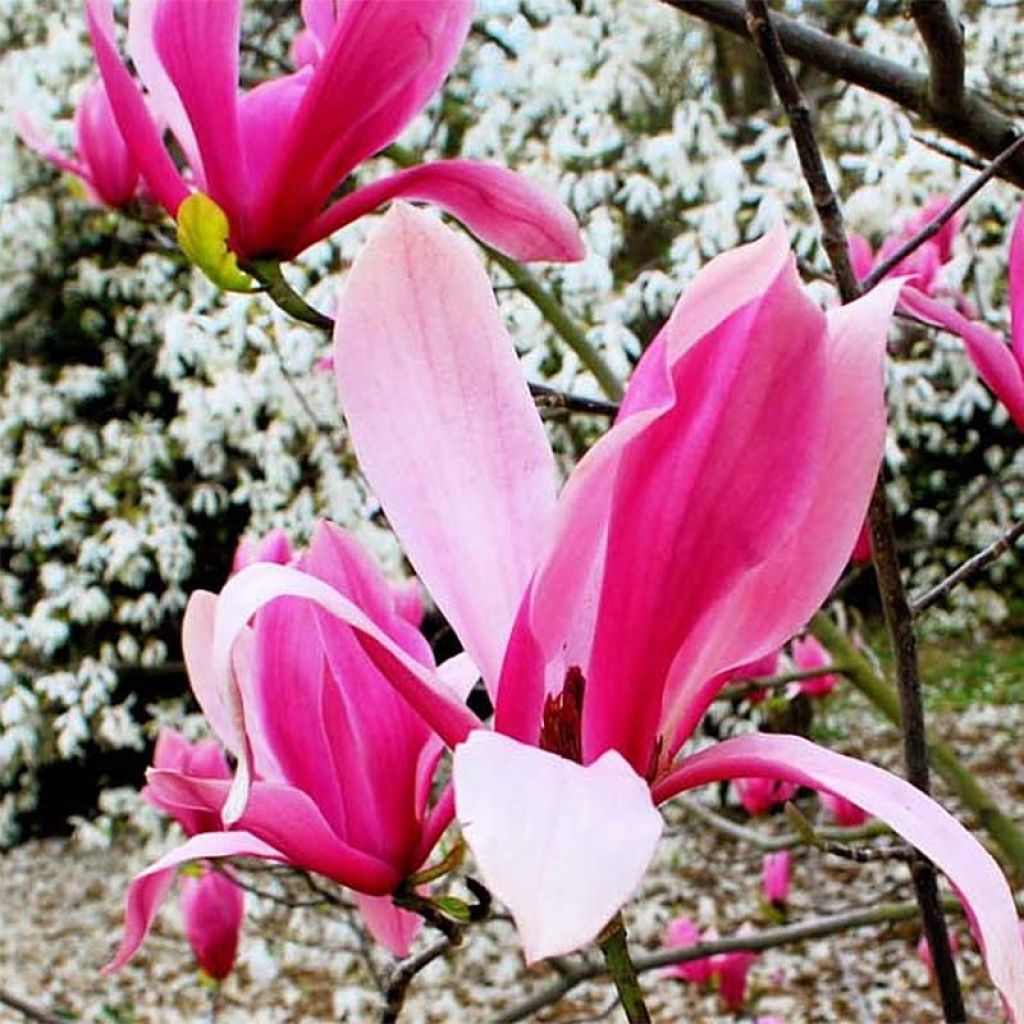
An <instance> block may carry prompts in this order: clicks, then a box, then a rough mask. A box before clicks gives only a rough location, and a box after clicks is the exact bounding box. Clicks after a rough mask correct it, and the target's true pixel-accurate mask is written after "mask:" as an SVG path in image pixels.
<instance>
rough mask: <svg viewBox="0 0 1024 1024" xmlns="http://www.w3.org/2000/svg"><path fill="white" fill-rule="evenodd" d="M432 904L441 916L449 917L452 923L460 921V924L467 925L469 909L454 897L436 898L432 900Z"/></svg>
mask: <svg viewBox="0 0 1024 1024" xmlns="http://www.w3.org/2000/svg"><path fill="white" fill-rule="evenodd" d="M434 904H435V906H436V907H437V909H438V910H440V911H441V913H442V914H444V915H445V916H446V917H450V918H451V919H452V920H453V921H460V922H462V924H466V923H468V921H469V907H468V906H467V905H466V904H465V903H464V902H463V901H462V900H460V899H457V898H456V897H455V896H438V897H437V899H436V900H434Z"/></svg>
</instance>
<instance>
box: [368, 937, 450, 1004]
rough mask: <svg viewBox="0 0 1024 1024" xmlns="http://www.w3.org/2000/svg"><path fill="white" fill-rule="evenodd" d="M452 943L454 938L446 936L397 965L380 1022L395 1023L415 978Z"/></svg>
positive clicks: (386, 995) (385, 993) (389, 985)
mask: <svg viewBox="0 0 1024 1024" xmlns="http://www.w3.org/2000/svg"><path fill="white" fill-rule="evenodd" d="M452 945H453V942H452V940H451V939H450V938H448V936H445V937H443V938H441V939H438V941H437V942H435V943H434V945H432V946H428V947H427V948H426V949H424V950H423V951H422V952H420V953H417V954H416V955H415V956H410V957H408V958H407V959H405V960H403V961H402V962H401V963H400V964H398V965H397V966H396V967H395V969H394V971H393V972H392V975H391V977H390V978H389V979H388V984H387V989H386V990H385V992H384V1010H383V1012H382V1013H381V1016H380V1024H395V1021H397V1020H398V1016H399V1014H400V1013H401V1012H402V1007H403V1006H404V1005H405V995H406V993H407V992H408V991H409V985H410V984H411V982H412V980H413V978H415V977H416V975H417V974H419V973H420V971H422V970H423V969H424V968H425V967H427V966H428V965H429V964H432V963H433V962H434V961H435V960H436V959H437V958H438V957H440V956H443V955H444V954H445V953H446V952H447V951H448V950H449V949H450V948H451V947H452Z"/></svg>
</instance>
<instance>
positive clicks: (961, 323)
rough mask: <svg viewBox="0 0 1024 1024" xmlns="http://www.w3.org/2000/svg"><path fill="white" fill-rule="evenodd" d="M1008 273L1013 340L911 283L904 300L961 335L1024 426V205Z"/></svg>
mask: <svg viewBox="0 0 1024 1024" xmlns="http://www.w3.org/2000/svg"><path fill="white" fill-rule="evenodd" d="M1009 277H1010V344H1007V343H1006V339H1005V338H1004V337H1003V336H1002V335H1000V334H997V333H996V332H995V331H993V330H991V329H990V328H988V327H986V326H985V325H984V324H982V323H978V322H976V321H974V320H971V319H969V317H968V316H965V315H964V314H963V313H961V312H960V310H958V309H956V308H954V307H953V306H951V305H949V304H947V303H945V302H941V301H938V300H936V299H934V298H931V297H929V295H928V294H926V293H925V292H922V291H920V290H918V289H916V288H913V287H911V286H910V285H908V286H907V287H905V288H904V289H903V294H902V296H901V299H900V303H901V305H902V306H904V307H905V308H906V309H907V310H908V311H909V312H910V313H912V314H913V315H914V316H916V317H918V318H919V319H921V320H924V321H925V322H926V323H929V324H934V325H935V326H937V327H942V328H944V329H945V330H947V331H951V332H952V333H953V334H957V335H959V336H960V338H961V339H962V340H963V343H964V346H965V347H966V349H967V355H968V356H969V357H970V359H971V362H973V363H974V366H975V369H976V370H977V371H978V375H979V376H980V377H981V379H982V380H983V381H984V382H985V383H986V384H987V385H988V387H989V388H991V390H992V392H993V393H994V394H995V396H996V397H997V398H998V399H999V400H1000V401H1001V402H1002V403H1003V405H1005V406H1006V411H1007V412H1008V413H1009V414H1010V419H1012V420H1013V422H1014V423H1015V424H1016V425H1017V426H1018V427H1019V428H1020V429H1021V430H1024V208H1022V212H1019V213H1018V214H1017V220H1016V222H1015V223H1014V226H1013V236H1012V238H1011V239H1010V266H1009Z"/></svg>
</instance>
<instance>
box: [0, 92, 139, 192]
mask: <svg viewBox="0 0 1024 1024" xmlns="http://www.w3.org/2000/svg"><path fill="white" fill-rule="evenodd" d="M16 123H17V127H18V134H19V135H20V136H21V138H22V141H24V143H25V144H26V145H27V146H30V147H31V148H32V149H34V150H35V151H36V152H37V153H38V154H39V155H40V156H42V157H44V158H45V159H46V160H49V161H50V163H51V164H54V165H55V166H56V167H59V168H60V169H61V170H62V171H67V173H68V174H73V175H74V176H75V177H76V178H78V179H79V180H80V181H81V182H82V184H83V186H84V187H85V192H86V195H87V196H88V197H89V199H91V200H92V201H93V202H94V203H97V204H100V205H102V206H114V207H116V206H124V205H125V204H126V203H130V202H131V201H132V200H133V199H134V198H135V197H136V195H137V194H138V191H139V184H140V178H139V170H138V167H137V166H136V165H135V160H134V158H133V157H132V155H131V153H130V152H129V150H128V147H127V146H126V145H125V141H124V139H123V138H122V137H121V132H120V129H119V128H118V125H117V122H116V121H115V119H114V112H113V110H111V107H110V100H109V99H108V98H107V93H106V90H104V88H103V83H102V82H93V83H92V84H91V85H89V86H88V87H87V88H86V90H85V91H84V92H83V93H82V96H81V99H79V101H78V106H77V107H76V108H75V152H74V154H73V155H72V156H65V155H64V154H63V153H62V152H61V151H60V150H59V149H58V148H57V147H56V146H55V145H54V144H53V142H51V141H50V140H49V139H48V138H46V137H45V136H44V135H43V134H42V133H41V132H40V131H39V130H38V129H37V128H36V126H35V125H34V124H33V123H32V122H31V121H30V120H29V119H28V118H27V117H26V116H25V115H24V114H20V115H18V117H17V118H16Z"/></svg>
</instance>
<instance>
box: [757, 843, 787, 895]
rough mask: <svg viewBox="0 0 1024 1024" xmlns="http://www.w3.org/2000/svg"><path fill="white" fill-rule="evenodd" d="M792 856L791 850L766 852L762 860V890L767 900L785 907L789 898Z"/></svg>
mask: <svg viewBox="0 0 1024 1024" xmlns="http://www.w3.org/2000/svg"><path fill="white" fill-rule="evenodd" d="M791 870H792V856H791V854H790V852H789V850H779V851H777V852H776V853H766V854H765V855H764V857H763V858H762V860H761V890H762V892H763V893H764V898H765V901H766V902H768V903H771V904H772V905H773V906H776V907H783V906H785V905H786V901H787V900H788V899H789V881H790V876H791Z"/></svg>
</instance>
